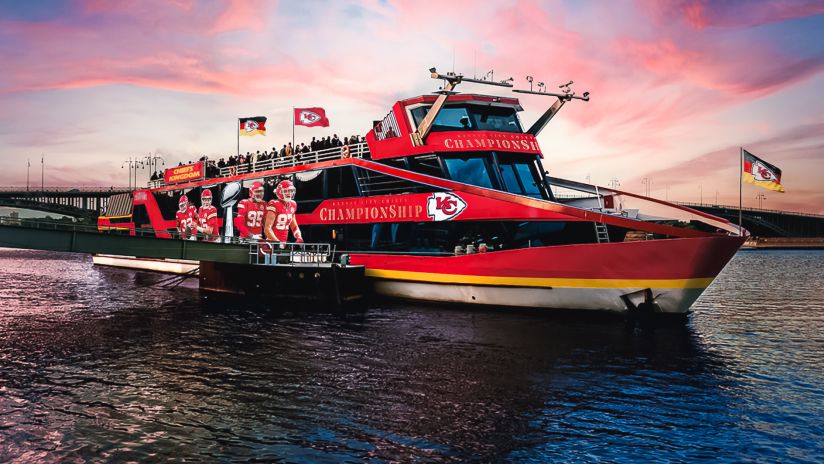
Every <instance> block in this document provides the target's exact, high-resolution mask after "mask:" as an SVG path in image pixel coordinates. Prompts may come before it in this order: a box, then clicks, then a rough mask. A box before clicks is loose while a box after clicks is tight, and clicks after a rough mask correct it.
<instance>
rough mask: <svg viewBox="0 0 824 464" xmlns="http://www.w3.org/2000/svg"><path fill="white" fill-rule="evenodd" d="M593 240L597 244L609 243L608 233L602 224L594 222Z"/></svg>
mask: <svg viewBox="0 0 824 464" xmlns="http://www.w3.org/2000/svg"><path fill="white" fill-rule="evenodd" d="M593 224H595V238H596V239H597V240H598V243H609V231H608V230H607V225H606V224H604V223H603V222H595V223H593Z"/></svg>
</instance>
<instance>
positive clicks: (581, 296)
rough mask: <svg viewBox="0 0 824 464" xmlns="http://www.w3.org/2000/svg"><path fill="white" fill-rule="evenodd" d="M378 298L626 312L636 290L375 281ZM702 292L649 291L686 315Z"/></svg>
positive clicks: (670, 310) (660, 303)
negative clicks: (626, 299)
mask: <svg viewBox="0 0 824 464" xmlns="http://www.w3.org/2000/svg"><path fill="white" fill-rule="evenodd" d="M373 286H374V290H375V292H376V293H379V294H381V295H385V296H390V297H394V298H404V299H411V300H418V301H431V302H443V303H465V304H480V305H492V306H510V307H520V308H543V309H579V310H602V311H615V312H624V311H627V305H626V303H625V302H624V300H623V299H622V298H621V296H622V295H626V294H627V293H631V292H634V291H637V290H638V289H637V288H623V289H619V288H535V287H533V288H518V287H490V286H475V285H455V284H436V283H422V282H409V281H390V280H375V281H374V284H373ZM702 292H703V289H692V288H681V289H673V288H652V294H653V296H654V299H655V303H656V304H658V306H659V307H660V308H661V310H662V311H663V312H665V313H674V314H678V313H686V312H688V311H689V308H690V305H692V303H693V302H694V301H695V300H696V299H698V297H699V296H700V295H701V293H702Z"/></svg>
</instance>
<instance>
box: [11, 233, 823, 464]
mask: <svg viewBox="0 0 824 464" xmlns="http://www.w3.org/2000/svg"><path fill="white" fill-rule="evenodd" d="M161 278H163V276H159V275H156V274H151V273H142V272H133V271H128V270H117V269H107V268H100V267H95V266H93V265H92V264H91V261H90V259H89V258H88V257H83V256H77V255H68V254H53V253H45V252H34V251H22V250H8V249H0V288H2V290H0V461H19V462H56V461H60V462H84V461H90V460H91V461H116V462H125V461H139V462H157V461H167V460H178V461H189V462H192V461H194V462H214V461H221V462H225V461H234V460H253V459H258V460H261V461H283V462H363V461H367V462H391V461H400V462H408V461H415V462H430V461H431V462H443V461H455V462H466V461H474V462H548V461H553V462H559V461H560V462H673V461H675V462H678V461H689V462H696V461H708V462H747V461H750V462H816V461H818V462H822V461H824V438H822V437H824V419H822V418H824V295H823V294H822V288H824V252H779V251H766V252H765V251H745V252H740V253H739V254H738V255H737V256H736V257H735V258H734V260H733V261H732V262H731V263H730V264H729V266H728V267H727V269H725V270H724V272H723V273H722V274H721V276H720V277H719V278H718V279H717V280H716V282H714V283H713V285H712V286H711V287H710V289H709V290H708V291H707V292H706V294H705V295H703V296H702V297H701V299H700V300H699V301H698V302H697V303H696V304H695V306H694V309H695V313H694V314H693V315H692V316H691V317H690V320H689V322H688V323H687V324H686V325H685V326H679V327H660V328H656V329H654V330H638V329H635V330H632V329H628V328H627V326H625V324H623V323H622V322H620V321H613V320H611V319H610V320H605V319H602V318H598V319H595V320H592V319H590V318H584V319H582V318H562V319H559V318H557V317H547V316H546V315H544V314H535V313H523V312H516V313H513V312H506V311H481V310H469V309H459V308H437V307H422V306H416V305H412V304H398V303H394V304H386V303H380V304H373V305H370V306H369V307H367V308H365V309H363V310H361V311H353V312H349V313H344V314H340V313H337V314H335V313H323V312H318V311H300V310H297V308H294V307H289V306H288V305H285V304H283V303H278V302H273V303H272V304H271V305H268V306H264V305H261V304H255V305H250V304H249V303H242V302H237V301H235V302H231V301H228V302H227V301H225V300H222V301H218V300H214V299H213V298H205V299H204V298H202V297H201V296H200V295H199V293H198V291H197V289H196V288H193V286H192V285H190V284H183V285H181V286H180V287H177V288H176V289H174V290H169V289H163V288H157V287H156V286H152V284H153V283H157V282H158V280H159V279H161Z"/></svg>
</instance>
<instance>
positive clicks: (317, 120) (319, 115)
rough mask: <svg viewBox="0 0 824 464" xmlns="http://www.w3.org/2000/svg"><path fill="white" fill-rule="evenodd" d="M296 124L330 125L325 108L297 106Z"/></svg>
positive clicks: (307, 125)
mask: <svg viewBox="0 0 824 464" xmlns="http://www.w3.org/2000/svg"><path fill="white" fill-rule="evenodd" d="M295 125H296V126H306V127H329V119H328V118H327V117H326V111H325V110H324V109H323V108H295Z"/></svg>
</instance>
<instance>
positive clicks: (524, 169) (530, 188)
mask: <svg viewBox="0 0 824 464" xmlns="http://www.w3.org/2000/svg"><path fill="white" fill-rule="evenodd" d="M531 165H532V163H518V164H515V165H513V166H515V169H516V170H517V172H518V178H519V180H520V181H521V186H522V187H523V189H524V195H529V196H531V197H535V198H541V189H540V188H539V187H538V181H537V180H536V177H535V173H534V172H533V170H532V168H531V167H530V166H531Z"/></svg>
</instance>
